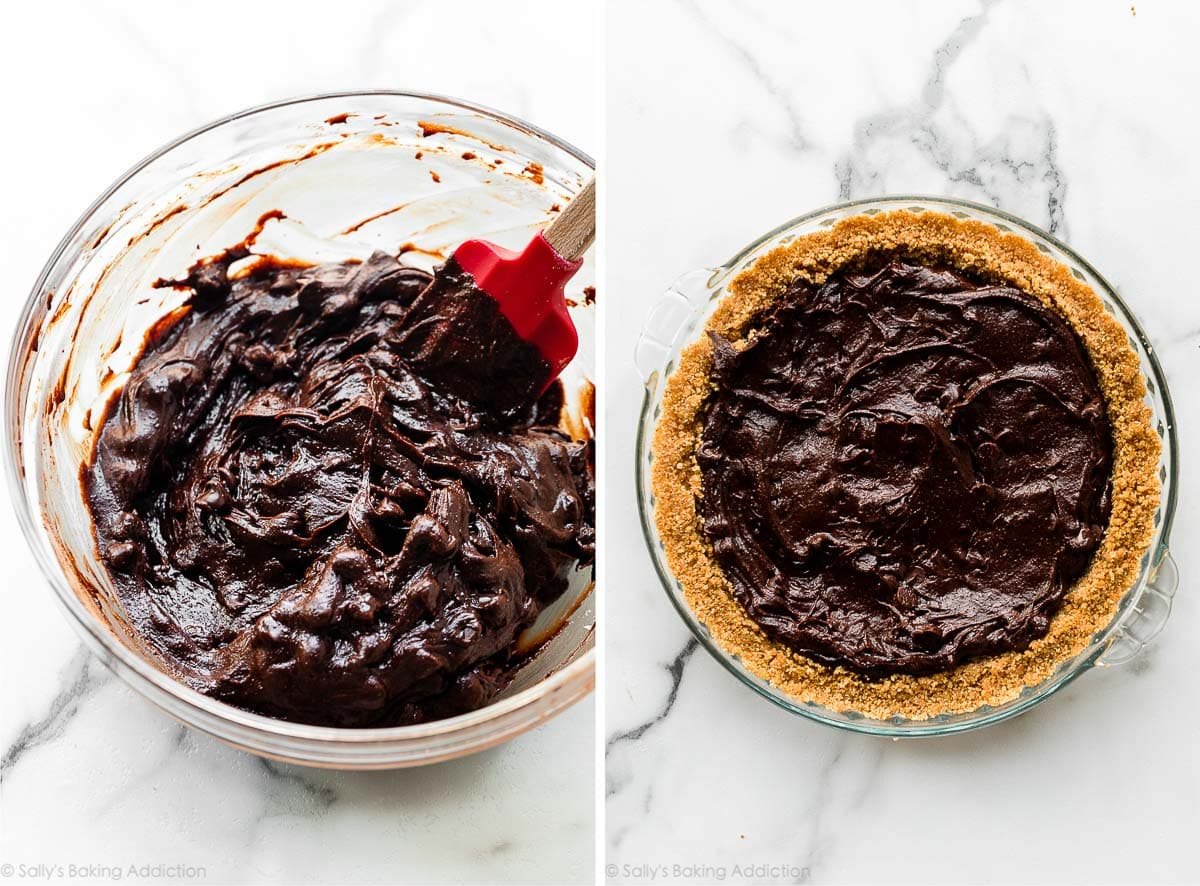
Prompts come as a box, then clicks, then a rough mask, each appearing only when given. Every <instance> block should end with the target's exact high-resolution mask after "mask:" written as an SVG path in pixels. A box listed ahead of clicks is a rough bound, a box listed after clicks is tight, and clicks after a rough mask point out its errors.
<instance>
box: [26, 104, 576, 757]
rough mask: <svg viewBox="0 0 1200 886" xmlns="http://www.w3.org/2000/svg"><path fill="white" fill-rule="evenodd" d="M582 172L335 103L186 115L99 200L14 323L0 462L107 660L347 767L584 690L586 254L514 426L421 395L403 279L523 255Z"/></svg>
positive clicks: (455, 116) (422, 316) (500, 141)
mask: <svg viewBox="0 0 1200 886" xmlns="http://www.w3.org/2000/svg"><path fill="white" fill-rule="evenodd" d="M591 168H592V167H591V161H590V160H589V159H588V158H587V157H586V156H584V155H582V154H581V153H579V152H578V151H576V150H575V149H573V148H571V147H570V146H569V145H566V144H564V143H562V142H560V141H558V140H556V139H554V138H553V137H552V136H549V135H548V134H545V133H542V132H539V131H538V130H535V129H534V128H532V127H530V126H528V125H527V124H525V123H522V122H521V121H517V120H514V119H512V118H508V117H505V116H503V115H500V114H498V113H496V112H493V111H489V110H486V109H482V108H478V107H474V106H471V105H467V104H465V103H461V102H457V101H453V100H448V99H441V98H435V97H425V96H419V95H409V94H399V93H356V94H340V95H330V96H320V97H314V98H308V99H301V100H297V101H292V102H286V103H281V104H278V105H272V106H268V107H264V108H258V109H254V110H251V111H247V112H245V113H242V114H238V115H235V116H234V117H231V118H228V119H226V120H223V121H220V122H218V123H216V124H213V125H212V126H209V127H205V128H203V129H201V130H198V131H197V132H195V133H192V134H191V135H188V136H185V137H184V138H182V139H180V140H179V141H178V142H176V143H174V144H172V145H170V146H168V147H167V148H164V149H163V150H162V151H159V152H158V153H156V154H155V155H153V156H151V157H150V158H148V159H147V160H146V161H144V162H143V163H141V164H139V165H138V166H137V167H135V168H134V170H132V171H131V172H130V173H129V174H127V175H126V176H124V177H123V178H122V179H121V180H120V181H119V182H118V183H117V184H116V185H114V187H113V188H112V189H111V190H110V191H109V192H108V193H107V194H105V195H104V196H103V197H102V198H101V199H100V200H99V201H97V203H96V204H95V205H94V206H93V207H92V208H91V209H90V210H89V211H88V212H87V213H86V214H85V215H84V217H83V218H82V219H81V220H80V222H79V223H78V224H77V225H76V226H75V228H74V229H73V230H72V231H71V233H70V234H68V236H67V238H66V239H65V240H64V241H63V243H62V244H61V245H60V247H59V249H58V251H57V252H56V253H55V255H54V257H53V258H52V259H51V261H50V263H49V264H48V265H47V268H46V270H45V271H44V273H43V276H42V279H41V280H39V282H38V285H37V287H36V289H35V291H34V293H33V296H32V298H31V300H30V302H29V304H28V305H27V308H26V311H25V315H24V317H23V319H22V323H21V326H20V328H19V329H18V333H17V338H16V339H15V341H14V347H13V351H12V354H11V357H10V375H9V384H8V391H7V407H8V417H9V456H10V457H9V460H8V463H9V468H10V472H11V474H12V477H13V480H14V483H13V486H14V489H15V490H16V492H17V496H16V498H17V507H18V513H19V516H20V518H21V522H22V525H23V528H24V529H25V531H26V533H27V536H28V537H29V539H30V543H31V545H32V547H33V548H34V551H35V553H36V554H37V556H38V558H39V561H40V563H41V565H42V566H43V568H44V570H45V571H46V573H47V575H48V577H49V578H50V580H51V584H52V585H53V587H54V588H55V590H56V592H57V593H58V596H59V598H60V600H61V601H62V602H63V604H64V605H65V607H66V609H67V611H68V613H69V615H70V616H71V617H72V620H73V621H74V622H75V623H76V625H77V626H78V627H79V628H80V629H81V633H82V634H83V636H84V638H85V640H87V641H88V643H89V646H90V647H91V648H92V649H93V650H94V651H96V652H97V654H99V655H100V656H101V657H102V659H103V660H104V661H105V663H106V664H108V665H109V666H110V667H112V668H113V669H114V670H115V671H116V672H117V673H118V674H119V675H120V676H122V677H123V678H124V679H126V680H127V682H129V683H130V685H132V686H133V687H134V688H135V689H137V690H138V691H139V692H141V693H143V694H144V695H146V696H147V697H149V698H150V699H151V700H152V701H154V702H156V703H157V704H159V705H160V706H162V707H164V708H165V709H166V710H168V711H169V712H170V713H172V714H173V715H174V716H176V717H177V718H179V719H180V720H182V721H184V722H186V723H188V724H190V725H193V726H197V727H198V728H201V729H203V730H204V731H206V732H209V733H210V734H213V735H215V736H216V737H218V738H220V739H222V740H224V741H227V742H229V743H231V744H234V745H236V746H239V747H242V748H245V749H248V750H251V751H254V752H256V753H261V754H264V755H268V756H273V757H277V758H281V759H288V760H294V761H297V762H305V763H312V764H316V765H326V766H338V767H350V768H369V767H387V766H402V765H416V764H420V763H425V762H432V761H435V760H439V759H446V758H449V757H453V756H459V755H462V754H465V753H470V752H472V751H475V750H479V749H481V748H483V747H487V746H490V745H492V744H495V743H497V742H500V741H503V740H506V739H507V738H510V737H512V736H514V735H516V734H519V733H520V732H522V731H524V730H526V729H528V728H531V727H532V726H534V725H536V724H537V723H539V722H542V721H544V720H545V719H546V718H547V717H549V716H551V715H553V714H554V713H556V712H557V711H559V710H562V709H563V708H564V707H566V706H567V705H569V704H570V703H572V702H573V701H575V700H578V699H579V698H580V697H582V696H583V695H585V694H586V693H587V692H588V691H589V690H590V689H591V687H592V684H593V679H594V678H593V668H594V663H593V659H594V652H593V648H592V647H593V642H594V641H593V634H594V631H593V625H594V608H593V598H592V584H591V568H590V562H591V558H592V545H593V540H592V530H591V526H592V521H593V518H592V517H591V515H590V509H591V507H592V503H591V489H590V484H591V479H590V478H591V473H590V472H591V470H592V469H591V464H590V462H591V443H590V436H591V430H592V422H593V412H592V390H593V388H592V385H591V373H592V365H593V361H594V356H593V349H592V348H593V345H592V341H593V338H592V331H593V309H592V307H591V306H590V305H589V304H588V301H589V300H588V299H586V298H585V297H584V289H585V288H586V287H589V286H590V285H592V283H593V279H594V275H593V271H592V268H591V258H590V256H588V257H585V265H584V268H583V269H582V270H581V271H580V273H579V275H577V277H576V278H575V279H574V281H572V290H573V291H569V292H568V295H569V296H572V297H573V301H574V302H576V303H577V304H578V305H579V307H576V308H574V309H573V318H574V320H575V323H576V325H577V326H578V327H579V330H580V343H581V348H580V352H579V354H578V356H577V357H576V360H575V361H574V362H573V363H572V364H571V365H570V366H569V367H568V368H567V370H566V372H564V374H563V376H562V386H561V389H560V388H558V387H555V388H553V389H552V391H551V392H550V393H549V394H548V395H547V396H546V397H543V399H542V401H541V402H540V403H539V404H538V406H537V407H536V408H531V409H529V410H527V411H526V412H525V413H524V414H522V415H505V416H489V415H486V414H483V413H480V412H478V411H475V412H472V410H471V409H470V408H469V407H468V406H466V405H464V404H463V403H462V402H461V400H460V399H456V398H454V397H449V398H447V397H446V396H444V394H443V393H442V392H441V390H440V383H439V381H438V379H437V377H436V372H434V371H432V370H430V369H429V367H428V366H423V365H422V358H421V356H420V353H421V344H422V343H421V342H420V341H418V339H421V338H422V336H424V337H425V339H426V340H425V341H424V344H425V345H426V346H427V347H426V349H425V351H424V352H423V353H426V354H428V353H430V352H432V351H433V350H434V348H433V345H434V344H435V342H433V341H432V339H430V338H429V336H430V335H434V337H436V334H435V333H431V332H430V330H431V329H435V328H436V326H437V324H436V323H435V324H433V325H432V326H431V323H430V320H431V311H430V309H429V305H430V304H432V300H431V299H426V300H425V301H424V302H421V299H420V293H421V291H422V290H423V289H424V285H425V283H426V282H427V281H428V279H429V272H430V270H431V269H432V268H434V267H435V266H437V265H438V264H440V263H441V262H442V261H443V260H444V258H445V256H446V255H448V254H449V252H450V251H451V250H452V249H453V247H454V246H456V245H457V244H458V243H459V242H461V241H462V240H464V239H467V238H471V237H483V238H487V239H489V240H493V241H496V242H499V243H501V244H502V245H507V246H516V245H519V244H522V243H524V242H525V241H526V240H527V239H528V238H529V237H530V236H531V235H532V233H534V232H535V231H537V230H538V229H540V228H541V227H543V226H544V225H545V224H547V223H548V221H549V220H550V219H552V218H553V217H554V216H555V214H556V213H557V212H559V211H561V209H562V207H563V206H565V205H566V203H567V202H569V200H570V199H571V197H572V195H573V194H574V193H575V192H576V191H577V190H578V189H579V188H580V187H581V186H582V183H583V182H584V180H585V179H586V178H587V177H589V176H590V174H591ZM189 275H190V276H189ZM488 306H490V303H489V304H488V305H482V306H481V305H471V306H469V307H468V309H466V310H464V311H463V312H462V316H463V317H466V318H471V319H472V322H473V321H474V320H475V319H476V318H478V317H479V316H481V314H480V312H479V311H478V310H475V309H476V308H482V309H484V310H486V307H488ZM432 313H437V311H433V312H432ZM443 313H444V312H443ZM448 322H451V323H453V321H452V320H451V321H448ZM481 328H482V327H481ZM413 330H419V332H414V331H413ZM399 340H404V341H406V342H407V343H408V345H407V346H406V345H401V344H397V342H398V341H399ZM406 347H407V348H408V350H406ZM499 350H501V349H497V352H496V353H494V354H493V355H492V356H493V357H495V356H497V354H498V353H499ZM508 353H514V351H513V350H512V349H509V351H508ZM143 355H144V356H143ZM155 361H157V362H158V366H157V370H156V371H151V364H153V363H154V362H155ZM426 362H428V360H426ZM131 370H132V371H133V374H132V375H130V372H131ZM122 392H125V393H124V394H122ZM185 413H186V415H185ZM160 419H162V420H161V421H160ZM97 438H99V440H100V443H99V445H97V446H94V444H95V443H96V440H97ZM168 438H170V439H168ZM364 441H366V442H364ZM93 450H94V455H95V461H94V463H93ZM163 453H167V456H166V463H167V464H168V465H169V468H170V470H168V471H165V472H164V471H162V470H158V471H156V472H154V476H153V477H151V476H149V473H150V472H147V471H144V470H143V469H144V468H145V467H146V466H147V465H154V464H155V459H156V458H158V459H159V460H160V461H162V458H163ZM418 463H419V464H421V465H423V466H424V467H422V468H419V469H418V468H417V467H416V465H417V464H418ZM172 471H174V472H175V473H174V474H173V479H167V480H164V476H166V475H168V474H171V472H172ZM530 477H532V478H533V479H532V481H531V480H529V479H528V478H530ZM546 484H549V485H550V486H555V484H562V485H563V487H564V488H562V489H558V488H557V487H556V488H555V489H549V488H543V487H545V486H546ZM314 490H315V491H316V492H317V493H319V494H315V495H314V494H313V493H314ZM343 499H345V500H343ZM92 511H94V512H95V515H96V518H97V520H96V525H95V529H96V531H95V532H93V522H92ZM97 536H98V538H99V546H98V545H97V540H98V539H97ZM406 540H407V541H408V543H407V544H406ZM285 542H289V543H286V544H285ZM168 550H169V551H170V555H169V562H167V560H168V558H167V557H164V552H165V551H168ZM298 553H300V555H299V556H297V555H298ZM581 564H582V565H581ZM397 576H400V577H401V579H402V580H400V579H397ZM393 580H396V581H398V584H399V585H400V586H402V587H403V592H402V593H401V592H398V593H397V594H395V595H393V596H392V597H390V598H389V596H388V595H387V594H386V593H385V592H384V589H383V584H387V583H388V582H389V581H393ZM381 582H382V583H383V584H381ZM334 587H336V588H337V589H338V590H337V592H336V593H332V591H331V589H333V588H334ZM484 588H495V591H496V592H495V593H494V594H481V589H484ZM331 594H332V596H331ZM485 597H486V599H484V598H485ZM334 598H336V599H334ZM164 601H166V605H164ZM381 601H382V602H381ZM467 601H472V602H471V603H470V605H466V604H467ZM423 607H424V608H423ZM418 610H420V611H419V612H418ZM427 610H428V611H427ZM430 613H440V614H441V621H440V622H438V620H437V618H433V619H432V621H433V622H434V624H433V625H432V626H431V625H430V624H429V621H430V619H429V618H428V616H429V615H430ZM438 624H440V627H438V626H437V625H438ZM388 650H390V653H389V652H388ZM389 654H390V656H391V657H390V658H389ZM256 663H257V664H256ZM373 667H374V668H375V670H372V668H373ZM380 673H382V674H384V676H380ZM345 727H358V728H345Z"/></svg>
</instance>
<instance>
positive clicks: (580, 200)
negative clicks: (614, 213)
mask: <svg viewBox="0 0 1200 886" xmlns="http://www.w3.org/2000/svg"><path fill="white" fill-rule="evenodd" d="M543 235H544V236H545V238H546V239H547V240H548V241H550V245H551V246H553V247H554V251H555V252H557V253H558V254H559V255H561V256H562V257H563V258H565V259H566V260H567V261H575V260H576V259H578V258H582V257H583V254H584V253H585V252H587V248H588V247H589V246H591V245H592V241H593V240H595V239H596V180H595V179H592V180H591V181H589V182H588V183H587V184H586V185H584V187H583V190H582V191H580V192H579V193H578V194H576V195H575V198H574V199H573V200H572V201H571V202H570V203H568V204H567V208H566V209H564V210H563V212H562V214H561V215H559V217H558V218H556V219H555V220H554V221H553V223H551V225H550V227H548V228H546V230H545V231H544V232H543Z"/></svg>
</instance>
